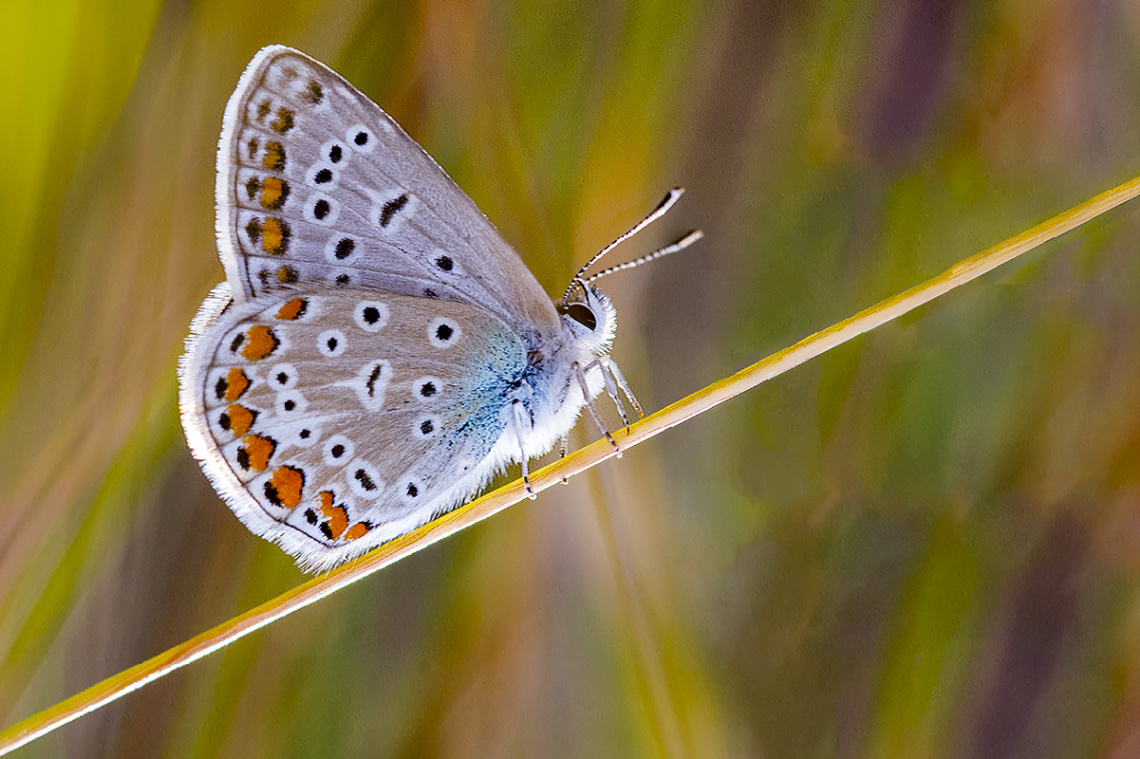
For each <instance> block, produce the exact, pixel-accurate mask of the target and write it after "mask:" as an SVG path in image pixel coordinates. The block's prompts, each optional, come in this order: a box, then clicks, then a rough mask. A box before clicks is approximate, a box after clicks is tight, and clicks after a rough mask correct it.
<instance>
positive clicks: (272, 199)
mask: <svg viewBox="0 0 1140 759" xmlns="http://www.w3.org/2000/svg"><path fill="white" fill-rule="evenodd" d="M288 197H289V183H288V182H286V181H285V180H284V179H282V178H281V177H266V178H265V179H263V180H261V207H262V208H266V209H268V210H270V211H276V210H278V209H280V208H281V207H282V206H283V205H285V200H286V199H287V198H288Z"/></svg>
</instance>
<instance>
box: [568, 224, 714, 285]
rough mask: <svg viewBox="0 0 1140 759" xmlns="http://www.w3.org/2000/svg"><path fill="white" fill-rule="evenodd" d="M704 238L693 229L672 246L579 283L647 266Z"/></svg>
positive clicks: (587, 282) (598, 273)
mask: <svg viewBox="0 0 1140 759" xmlns="http://www.w3.org/2000/svg"><path fill="white" fill-rule="evenodd" d="M704 236H705V233H704V232H702V231H701V230H699V229H694V230H692V231H690V232H689V233H688V234H686V235H685V236H684V237H682V238H681V239H680V240H677V242H675V243H673V244H672V245H666V246H665V247H664V248H661V249H660V250H655V251H653V252H652V253H649V254H647V255H644V256H642V257H641V258H635V259H633V260H632V261H626V262H625V263H624V264H618V265H617V266H611V267H610V268H608V269H602V270H601V271H599V272H596V273H594V274H591V275H590V276H588V277H586V278H585V279H584V280H581V281H582V283H583V284H584V285H588V284H590V283H591V282H593V281H594V280H595V279H601V278H602V277H604V276H606V275H607V274H613V273H614V272H615V271H624V270H626V269H633V268H636V267H638V266H641V265H642V264H647V263H649V262H650V261H653V260H655V259H658V258H663V257H664V256H667V255H669V254H671V253H676V252H677V251H679V250H684V249H685V248H687V247H689V246H690V245H692V244H693V243H695V242H696V241H697V240H699V239H701V238H702V237H704Z"/></svg>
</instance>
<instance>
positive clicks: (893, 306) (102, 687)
mask: <svg viewBox="0 0 1140 759" xmlns="http://www.w3.org/2000/svg"><path fill="white" fill-rule="evenodd" d="M1137 194H1140V177H1137V178H1135V179H1132V180H1131V181H1128V182H1126V183H1124V184H1122V185H1120V186H1119V187H1116V188H1114V189H1112V190H1109V191H1108V192H1105V193H1102V194H1101V195H1098V196H1096V197H1095V198H1093V199H1091V200H1089V201H1087V202H1085V203H1082V204H1081V205H1079V206H1076V207H1075V208H1073V209H1070V210H1069V211H1066V212H1064V213H1062V214H1059V215H1057V216H1055V217H1053V218H1052V219H1049V220H1048V221H1046V222H1044V223H1042V224H1039V225H1038V226H1036V227H1034V228H1033V229H1030V230H1029V231H1027V232H1024V233H1022V234H1020V235H1017V236H1016V237H1012V238H1010V239H1008V240H1006V241H1005V242H1003V243H1001V244H999V245H995V246H994V247H992V248H989V249H987V250H984V251H982V252H981V253H978V254H977V255H974V256H972V257H970V258H968V259H966V260H964V261H962V262H960V263H958V264H956V265H954V266H953V267H951V268H950V269H949V270H947V271H946V272H944V273H942V274H939V275H938V276H936V277H934V278H933V279H930V280H928V281H926V282H924V283H923V284H921V285H918V286H916V287H912V288H911V289H909V290H907V291H905V292H903V293H900V294H899V295H895V296H893V297H890V298H887V299H886V300H883V301H882V302H880V303H878V304H876V305H874V306H871V307H870V308H868V309H865V310H863V311H861V312H859V313H858V314H856V315H855V316H852V317H851V318H849V319H846V320H844V321H842V322H840V323H838V324H836V325H834V326H832V327H829V328H828V329H825V330H822V331H820V332H817V333H815V334H813V335H811V336H810V337H807V338H804V339H803V340H801V341H799V342H798V343H796V344H795V345H793V346H791V347H789V348H786V349H785V350H782V351H780V352H779V353H776V354H774V355H772V356H770V357H768V358H766V359H764V360H762V361H759V362H757V363H755V364H752V365H751V366H749V367H747V368H745V369H742V370H741V371H739V372H737V373H736V374H734V375H732V376H731V377H728V378H726V379H723V380H721V381H719V382H715V383H713V384H712V385H709V386H708V387H706V388H704V389H703V390H700V391H698V392H696V393H693V394H692V395H690V396H688V397H687V398H684V399H682V400H680V401H678V402H676V403H674V404H673V405H671V406H669V407H668V408H665V409H663V410H662V411H659V412H657V413H656V414H653V415H652V416H649V417H646V418H645V419H643V420H641V421H640V422H638V423H637V424H635V425H633V427H632V428H631V429H630V431H629V432H628V433H625V432H624V431H622V432H621V433H618V434H616V435H615V438H616V439H617V441H618V442H619V443H620V444H621V446H622V447H623V448H629V447H632V446H634V445H637V444H638V443H640V442H642V441H644V440H647V439H649V438H651V437H653V436H655V435H658V434H660V433H661V432H664V431H665V430H667V429H669V428H670V427H674V426H676V425H678V424H680V423H682V422H684V421H685V420H687V419H690V418H692V417H694V416H696V415H698V414H700V413H703V412H704V411H707V410H708V409H711V408H712V407H714V406H716V405H718V404H720V403H723V402H724V401H726V400H728V399H729V398H732V397H733V396H735V395H739V394H740V393H743V392H744V391H746V390H749V389H750V388H753V387H755V386H756V385H758V384H760V383H761V382H764V381H766V380H769V379H771V378H773V377H776V376H778V375H780V374H783V373H784V372H786V371H788V370H789V369H791V368H793V367H795V366H798V365H800V364H802V363H804V362H806V361H808V360H809V359H812V358H814V357H816V356H818V355H820V354H821V353H824V352H826V351H828V350H830V349H831V348H834V347H835V346H837V345H840V344H842V343H845V342H847V341H848V340H851V339H852V338H854V337H856V336H857V335H861V334H863V333H864V332H868V331H870V330H872V329H874V328H875V327H878V326H880V325H882V324H885V323H887V322H889V321H891V320H892V319H895V318H897V317H899V316H901V315H903V314H905V313H907V312H908V311H912V310H914V309H915V308H918V307H919V306H922V305H924V304H926V303H929V302H930V301H932V300H934V299H935V298H937V297H939V296H940V295H943V294H944V293H947V292H949V291H951V290H953V289H954V288H956V287H959V286H961V285H963V284H965V283H967V282H969V281H971V280H973V279H975V278H977V277H980V276H981V275H983V274H985V273H986V272H988V271H991V270H993V269H995V268H997V267H998V266H1000V265H1001V264H1003V263H1005V262H1007V261H1010V260H1012V259H1014V258H1016V257H1017V256H1019V255H1021V254H1022V253H1025V252H1027V251H1029V250H1032V249H1034V248H1036V247H1038V246H1039V245H1041V244H1042V243H1044V242H1046V241H1047V240H1050V239H1052V238H1054V237H1057V236H1059V235H1061V234H1064V233H1065V232H1068V231H1070V230H1072V229H1074V228H1076V227H1078V226H1080V225H1081V224H1084V223H1085V222H1086V221H1089V220H1090V219H1093V218H1096V217H1097V216H1100V215H1101V214H1104V213H1105V212H1107V211H1109V210H1111V209H1112V208H1115V207H1116V206H1118V205H1120V204H1121V203H1124V202H1125V201H1127V200H1130V199H1132V198H1133V197H1135V196H1136V195H1137ZM614 455H615V453H614V450H613V448H612V447H611V446H610V445H609V443H607V442H606V441H604V440H600V441H597V442H595V443H592V444H590V445H588V446H586V447H585V448H582V449H581V450H579V451H576V452H575V453H573V454H571V455H570V456H568V457H567V458H565V459H562V460H560V461H558V462H556V463H554V464H551V465H550V466H547V467H545V468H543V469H542V470H540V471H539V472H537V473H536V474H535V475H534V477H533V479H532V483H533V486H534V489H535V490H536V491H541V490H545V489H547V488H549V487H551V486H552V485H555V484H557V483H559V482H561V481H562V479H563V478H566V477H571V476H573V475H575V474H578V473H580V472H583V471H585V470H586V469H589V468H591V467H593V466H596V465H598V464H600V463H601V462H603V461H605V460H606V459H608V458H611V457H612V456H614ZM525 497H526V493H525V491H524V489H523V487H522V484H521V482H514V483H511V484H509V485H506V486H504V487H502V488H499V489H498V490H495V491H494V492H492V493H489V494H487V495H485V496H483V497H482V498H479V499H478V500H476V501H472V502H471V503H469V504H467V505H465V506H463V507H462V508H459V509H457V510H455V511H453V512H451V513H450V514H447V515H445V516H443V517H441V518H439V519H437V520H436V521H434V522H432V523H430V524H427V525H424V526H423V527H421V528H420V529H418V530H416V531H415V532H412V533H410V534H408V535H405V536H403V537H402V538H399V539H397V540H394V541H392V542H391V543H389V544H387V545H385V546H382V547H381V548H379V549H377V550H375V551H373V552H372V553H370V554H368V555H367V556H364V557H362V558H361V559H360V560H359V561H356V562H354V563H352V564H348V565H345V566H343V567H340V568H338V569H335V570H333V571H332V572H330V573H328V574H326V575H322V576H320V577H316V578H314V579H312V580H310V581H309V582H306V583H305V584H303V585H300V586H298V587H297V588H295V589H293V590H291V591H289V592H288V593H284V594H282V595H280V596H278V597H277V598H274V599H273V600H271V601H267V602H266V603H264V604H262V605H261V606H258V607H257V608H255V609H252V610H251V611H249V612H247V613H245V614H243V615H241V616H239V617H236V618H234V619H232V620H230V621H228V622H225V623H223V624H220V625H218V626H217V627H214V628H213V629H211V630H208V631H206V632H204V633H202V634H201V635H199V636H197V637H196V638H193V639H191V640H189V641H187V642H186V643H183V644H182V645H180V646H176V647H174V648H172V649H170V650H168V651H165V652H164V653H161V654H159V655H158V656H154V657H152V658H150V659H148V660H147V661H145V662H142V663H141V664H138V665H136V666H134V667H132V668H130V669H128V670H126V671H124V672H121V673H119V674H117V675H115V676H113V677H109V678H107V679H106V680H104V681H102V682H100V683H98V684H96V685H93V686H91V687H90V688H88V689H87V690H84V691H82V692H81V693H78V694H76V695H75V696H72V697H71V698H69V699H66V700H65V701H62V702H60V703H59V704H56V705H55V706H53V707H51V708H50V709H46V710H44V711H42V712H40V713H39V714H35V715H33V716H31V717H29V718H27V719H25V720H24V721H22V722H20V723H18V724H16V725H13V726H12V727H10V728H8V729H7V730H4V731H3V732H0V755H3V754H7V753H9V752H11V751H13V750H15V749H16V748H18V747H20V746H22V745H24V744H26V743H28V742H30V741H33V740H35V739H36V738H38V737H40V736H42V735H45V734H46V733H49V732H51V731H52V730H55V729H56V728H58V727H60V726H62V725H65V724H67V723H68V722H71V721H72V720H74V719H76V718H78V717H80V716H81V715H83V714H86V713H88V712H91V711H94V710H96V709H98V708H99V707H101V706H103V705H105V704H108V703H110V702H111V701H114V700H116V699H118V698H121V697H122V696H124V695H126V694H127V693H130V692H131V691H133V690H135V689H137V688H140V687H142V686H143V685H146V684H147V683H149V682H152V681H154V680H157V679H158V678H160V677H163V676H165V675H167V674H169V673H171V672H173V671H174V670H176V669H178V668H180V667H183V666H185V665H187V664H189V663H190V662H193V661H196V660H198V659H200V658H202V657H204V656H206V655H208V654H210V653H212V652H214V651H216V650H218V649H220V648H222V647H224V646H226V645H228V644H230V643H232V642H233V641H235V640H237V639H238V638H241V637H243V636H245V635H248V634H249V633H251V632H253V631H254V630H257V629H259V628H261V627H264V626H265V625H268V624H270V623H271V622H274V621H275V620H277V619H280V618H281V617H284V616H285V615H287V614H291V613H292V612H294V611H297V610H298V609H302V608H304V607H305V606H308V605H309V604H311V603H313V602H315V601H317V600H319V599H321V598H324V597H325V596H327V595H329V594H330V593H334V592H335V591H337V590H340V589H341V588H343V587H345V586H346V585H349V584H351V583H353V582H356V581H357V580H360V579H363V578H364V577H367V576H368V575H370V574H372V573H373V572H376V571H377V570H379V569H382V568H384V567H386V566H388V565H389V564H392V563H394V562H396V561H399V560H400V559H402V558H404V557H405V556H408V555H410V554H412V553H415V552H416V551H419V550H420V549H422V548H425V547H427V546H429V545H431V544H432V543H435V542H436V541H438V540H442V539H443V538H446V537H448V536H449V535H452V534H453V533H455V532H457V531H459V530H462V529H463V528H464V527H468V526H470V525H472V524H474V523H476V522H478V521H481V520H483V519H486V518H487V517H489V516H492V515H493V514H496V513H498V512H500V511H502V510H503V509H505V508H507V507H508V506H511V505H513V504H515V503H518V502H519V501H521V500H523V499H524V498H525Z"/></svg>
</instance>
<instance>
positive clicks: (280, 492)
mask: <svg viewBox="0 0 1140 759" xmlns="http://www.w3.org/2000/svg"><path fill="white" fill-rule="evenodd" d="M220 289H223V290H224V289H225V288H220ZM227 299H228V292H222V293H221V294H220V295H218V296H216V297H215V298H214V299H213V300H212V301H208V302H207V305H206V306H205V307H204V308H203V314H202V316H201V318H200V323H199V324H198V325H197V328H198V330H199V332H200V333H201V334H200V335H199V336H198V337H197V338H196V342H195V343H194V344H193V345H192V346H191V350H190V352H189V353H188V356H189V358H188V363H187V365H185V366H184V367H183V375H184V382H183V398H182V405H183V415H184V417H186V418H187V420H188V423H187V425H186V426H187V429H188V430H191V429H193V430H195V433H194V434H193V435H192V436H191V446H192V448H193V449H194V453H195V454H196V455H197V456H198V458H199V459H200V460H202V461H203V463H204V465H205V468H206V471H207V473H208V474H210V476H211V478H212V479H213V480H214V481H215V484H217V485H219V489H220V490H221V492H223V493H225V494H227V497H228V499H229V501H230V506H231V507H232V508H233V509H234V511H235V512H236V513H237V514H238V516H239V517H241V518H242V520H243V521H245V522H246V524H247V525H249V526H250V527H251V528H253V529H254V530H255V531H257V532H258V533H259V534H261V535H264V536H265V537H267V538H269V539H270V540H274V541H276V542H278V543H280V544H281V545H282V547H283V548H284V549H285V550H286V551H288V552H289V553H291V554H293V555H294V556H296V557H298V559H299V560H300V561H301V563H303V564H305V565H307V566H310V567H315V568H324V567H328V566H333V565H335V564H337V563H340V562H342V561H345V560H346V559H348V558H351V557H353V556H356V555H359V554H361V553H364V552H365V551H367V550H368V549H370V548H372V547H375V546H377V545H380V544H382V543H384V542H387V541H388V540H391V539H392V538H394V537H396V536H398V535H401V534H403V533H405V532H408V531H409V530H411V529H414V528H415V527H418V526H419V525H421V524H424V523H426V522H427V521H429V520H430V519H432V518H433V517H434V516H436V515H438V514H440V513H443V512H445V511H447V510H449V509H450V508H453V507H454V506H455V505H457V504H458V503H459V502H460V501H462V500H463V499H465V498H467V497H468V496H470V495H471V494H472V493H473V492H474V491H476V490H477V489H478V488H479V487H481V486H482V485H483V484H484V482H485V481H486V479H487V478H488V477H489V476H490V475H491V474H493V468H494V466H495V464H494V463H493V461H494V460H495V459H496V457H491V458H490V459H489V458H488V454H489V453H490V452H491V449H492V448H493V447H494V446H495V444H496V442H497V441H499V439H500V438H501V437H502V433H503V431H504V429H505V428H506V427H507V425H508V423H509V408H508V407H507V404H506V403H505V402H504V400H503V398H504V397H505V395H506V394H507V393H508V392H509V391H510V379H511V378H513V377H515V376H517V375H518V373H519V372H520V371H522V369H523V367H524V366H525V363H526V359H527V356H526V352H525V350H524V348H523V347H522V345H521V343H520V342H519V340H518V338H517V337H516V335H515V334H514V333H513V331H512V330H510V329H509V328H508V327H507V326H506V325H505V324H504V323H503V322H502V321H501V320H499V319H498V317H496V316H494V315H493V314H491V313H490V312H488V311H486V310H485V309H482V308H479V307H478V306H473V305H470V304H464V303H458V302H450V301H433V300H427V299H424V298H415V297H411V296H405V295H396V294H381V293H377V292H374V291H365V290H357V289H351V288H346V289H341V290H332V289H325V290H318V291H313V292H307V291H304V290H298V291H296V292H291V293H287V294H277V295H268V296H261V297H258V298H254V299H252V300H250V301H248V302H246V303H243V304H236V303H235V304H232V305H230V306H229V307H228V308H225V307H224V306H223V304H224V303H225V302H226V300H227ZM190 378H196V384H190V382H189V381H188V380H189V379H190ZM195 420H200V421H198V423H194V422H195ZM498 458H499V460H501V457H498Z"/></svg>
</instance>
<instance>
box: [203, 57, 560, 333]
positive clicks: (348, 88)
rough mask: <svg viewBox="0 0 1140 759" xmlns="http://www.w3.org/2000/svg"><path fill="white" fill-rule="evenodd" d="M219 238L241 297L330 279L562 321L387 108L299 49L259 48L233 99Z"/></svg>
mask: <svg viewBox="0 0 1140 759" xmlns="http://www.w3.org/2000/svg"><path fill="white" fill-rule="evenodd" d="M217 181H218V185H217V203H218V209H217V226H218V229H217V232H218V242H219V248H220V255H221V258H222V262H223V264H224V265H225V269H226V277H227V280H228V281H229V283H230V286H231V287H232V288H233V292H234V298H235V299H236V300H238V301H242V300H247V299H249V298H252V297H256V296H258V295H262V294H265V293H270V292H273V291H275V290H278V289H280V287H281V286H282V284H294V285H301V286H303V285H304V284H306V283H314V282H326V283H338V284H341V285H348V286H351V287H363V288H375V289H377V290H382V291H385V292H392V293H401V294H405V295H413V296H421V297H429V298H439V299H444V300H452V301H460V302H471V303H478V304H481V305H482V306H484V307H485V308H487V309H488V310H490V311H492V312H494V313H496V314H498V315H499V316H501V317H503V318H504V319H506V320H507V321H508V322H509V323H511V324H518V323H525V324H529V325H532V326H534V327H535V328H537V329H540V330H542V329H557V326H558V316H557V314H556V312H555V310H554V308H553V305H552V303H551V300H550V298H549V296H548V295H547V294H546V293H545V292H544V291H543V290H542V288H541V286H540V285H539V284H538V282H537V280H535V278H534V276H533V275H532V274H531V273H530V271H529V270H528V269H527V267H526V266H525V264H524V263H523V262H522V260H521V259H520V258H519V256H518V254H517V253H515V252H514V250H513V249H512V248H511V247H510V246H509V245H508V244H507V243H506V242H505V241H504V240H503V239H502V237H501V236H500V235H499V233H498V231H497V230H496V229H495V227H494V226H493V225H492V224H491V223H490V222H489V221H488V220H487V218H486V217H485V216H484V215H483V214H482V213H481V212H480V211H479V209H478V208H477V207H476V206H475V204H474V203H473V202H472V201H471V200H470V198H468V197H467V195H466V194H465V193H464V192H463V191H462V190H460V189H459V187H458V186H457V185H456V184H455V183H454V182H453V181H452V180H451V178H450V177H448V176H447V174H446V173H445V172H444V171H443V169H441V168H440V167H439V165H438V164H437V163H436V162H435V161H434V160H433V159H432V158H431V157H430V156H429V155H428V154H427V153H426V152H424V150H423V149H422V148H421V147H420V146H419V145H418V144H416V143H415V142H414V141H413V140H412V139H411V138H410V137H409V136H408V135H407V134H406V133H405V132H404V130H403V129H401V128H400V126H399V125H398V124H397V123H396V122H395V121H394V120H392V119H391V117H389V116H388V115H387V114H386V113H384V111H382V110H381V109H380V108H379V107H378V106H377V105H376V104H375V103H373V102H371V101H370V100H369V99H368V98H366V97H365V96H364V95H362V94H361V93H360V92H358V91H357V90H356V89H355V88H354V87H353V86H352V85H350V84H349V83H348V82H347V81H345V80H344V79H343V78H342V77H340V76H339V75H338V74H336V73H335V72H333V71H332V70H331V69H329V68H327V67H326V66H324V65H323V64H321V63H319V62H317V61H315V60H313V59H312V58H309V57H308V56H306V55H304V54H303V53H300V52H298V51H296V50H292V49H290V48H286V47H281V46H274V47H268V48H265V49H264V50H262V51H261V52H259V53H258V54H257V56H256V57H255V58H254V59H253V61H252V62H251V63H250V64H249V66H248V68H247V69H246V71H245V73H244V74H243V75H242V77H241V81H240V82H239V84H238V87H237V90H236V91H235V92H234V94H233V96H232V97H231V99H230V101H229V104H228V105H227V107H226V114H225V120H224V124H223V130H222V137H221V140H220V143H219V147H218V180H217Z"/></svg>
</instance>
